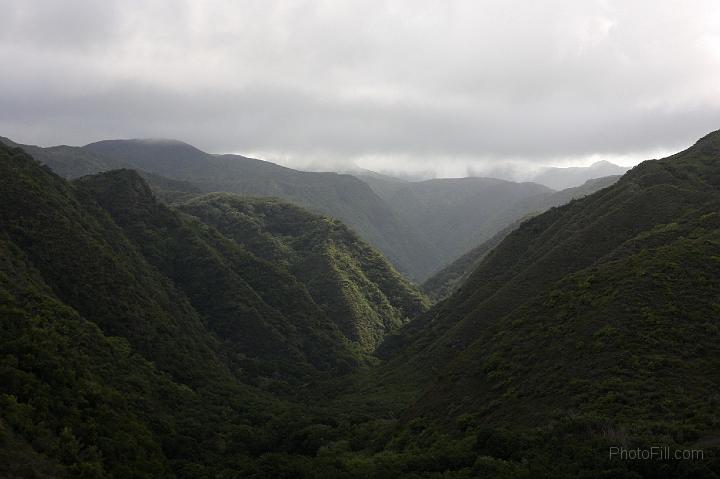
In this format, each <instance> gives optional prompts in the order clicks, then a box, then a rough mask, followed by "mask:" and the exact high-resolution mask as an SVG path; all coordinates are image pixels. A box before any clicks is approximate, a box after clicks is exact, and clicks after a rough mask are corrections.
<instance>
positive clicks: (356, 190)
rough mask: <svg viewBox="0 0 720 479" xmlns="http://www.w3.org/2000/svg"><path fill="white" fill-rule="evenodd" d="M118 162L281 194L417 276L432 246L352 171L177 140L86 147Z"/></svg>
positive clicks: (214, 187)
mask: <svg viewBox="0 0 720 479" xmlns="http://www.w3.org/2000/svg"><path fill="white" fill-rule="evenodd" d="M83 150H86V151H89V152H91V153H93V154H96V155H101V156H102V157H104V158H108V159H110V160H112V161H114V162H116V163H119V164H123V165H129V166H130V167H132V168H135V169H138V170H142V171H147V172H150V173H156V174H159V175H162V176H165V177H168V178H171V179H176V180H185V181H188V182H191V183H192V184H194V185H196V186H197V187H199V188H200V189H201V190H203V191H205V192H230V193H238V194H242V195H249V196H271V197H279V198H282V199H285V200H288V201H291V202H293V203H295V204H298V205H300V206H303V207H307V208H310V209H311V210H314V211H317V212H320V213H322V214H326V215H330V216H332V217H334V218H337V219H340V220H342V221H343V222H345V223H346V224H348V225H349V226H351V227H352V228H353V229H355V230H356V231H357V232H358V233H359V234H360V235H361V236H362V237H363V238H364V239H366V240H367V241H369V242H370V243H371V244H373V245H374V246H375V247H377V248H378V249H380V250H381V251H382V252H383V253H384V254H385V255H386V256H387V257H388V258H389V259H390V260H391V261H392V262H393V264H395V265H396V267H397V268H398V269H399V270H401V271H402V272H404V273H405V274H407V275H408V276H410V277H411V278H413V279H415V278H418V277H419V276H420V274H421V272H423V271H425V270H427V269H428V266H427V265H426V264H425V263H426V262H427V258H429V255H428V249H427V246H426V244H425V242H424V241H423V239H422V238H421V237H418V236H417V235H415V234H414V233H413V232H412V230H410V229H409V228H408V227H407V225H405V224H404V223H403V222H402V221H401V220H400V219H399V218H397V217H396V215H395V214H394V213H393V212H392V210H391V209H390V208H389V207H388V205H387V204H386V203H385V202H384V201H383V200H381V199H380V198H379V197H378V196H377V195H376V194H375V193H373V191H372V190H371V189H370V188H369V187H368V186H367V185H366V184H365V183H363V182H362V181H359V180H358V179H357V178H354V177H352V176H350V175H339V174H336V173H314V172H302V171H297V170H293V169H290V168H285V167H282V166H279V165H276V164H273V163H270V162H266V161H261V160H255V159H252V158H246V157H243V156H239V155H210V154H208V153H205V152H203V151H200V150H198V149H197V148H195V147H193V146H191V145H188V144H185V143H182V142H178V141H169V140H107V141H100V142H97V143H92V144H90V145H87V146H85V147H84V148H83Z"/></svg>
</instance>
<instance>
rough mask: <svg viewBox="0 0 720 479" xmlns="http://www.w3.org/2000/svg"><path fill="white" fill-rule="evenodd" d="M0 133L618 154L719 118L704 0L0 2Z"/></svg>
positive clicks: (266, 150) (667, 149) (634, 154)
mask: <svg viewBox="0 0 720 479" xmlns="http://www.w3.org/2000/svg"><path fill="white" fill-rule="evenodd" d="M0 12H2V19H1V20H0V65H2V66H1V67H0V68H1V69H2V72H1V74H0V136H6V137H9V138H11V139H13V140H15V141H18V142H22V143H30V144H39V145H42V146H49V145H54V144H70V145H83V144H86V143H89V142H92V141H97V140H100V139H107V138H174V139H179V140H183V141H186V142H188V143H191V144H194V145H196V146H197V147H199V148H201V149H203V150H205V151H209V152H213V153H221V152H222V153H225V152H234V153H240V154H244V155H247V156H253V157H257V158H263V159H268V160H271V161H275V162H278V163H282V164H286V165H289V166H295V167H299V168H308V169H334V170H342V169H350V168H354V167H363V168H370V169H376V170H382V171H390V172H392V171H411V172H427V174H428V175H437V176H464V175H467V174H482V173H487V172H490V171H495V172H499V171H517V170H518V169H520V170H522V169H525V170H531V169H533V168H537V167H539V166H540V165H556V166H566V165H587V164H590V163H592V162H594V161H598V160H608V161H613V162H616V163H619V164H623V165H632V164H636V163H638V162H639V161H642V160H645V159H649V158H657V157H662V156H665V155H667V154H669V153H672V152H675V151H678V150H680V149H683V148H685V147H687V146H689V145H691V144H692V143H693V142H694V141H695V140H696V139H698V138H699V137H701V136H703V135H704V134H706V133H709V132H710V131H714V130H717V129H720V2H718V1H717V0H697V1H695V0H682V1H681V0H678V1H664V0H654V1H645V0H624V1H612V0H604V1H594V0H584V1H577V0H566V1H554V0H545V1H542V2H535V1H530V0H526V1H514V0H498V1H488V0H473V1H453V0H444V1H426V0H407V1H375V0H363V1H360V0H358V1H352V2H350V1H342V0H329V1H304V0H297V1H294V0H283V1H270V0H259V1H241V0H232V1H231V0H227V1H222V0H206V1H199V0H198V1H182V0H103V1H97V0H44V1H43V0H22V1H17V0H0Z"/></svg>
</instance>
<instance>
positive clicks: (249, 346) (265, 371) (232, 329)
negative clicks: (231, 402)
mask: <svg viewBox="0 0 720 479" xmlns="http://www.w3.org/2000/svg"><path fill="white" fill-rule="evenodd" d="M77 184H78V186H79V189H80V190H81V191H83V192H87V193H88V194H89V195H91V196H92V197H93V198H94V199H95V200H96V201H97V202H98V203H99V204H100V205H101V206H102V207H103V208H105V209H106V210H107V211H108V212H109V213H110V215H111V217H112V218H113V220H114V221H115V222H116V223H117V224H118V225H119V226H120V227H121V228H122V229H123V230H124V231H125V233H126V235H127V236H128V238H130V239H131V240H132V241H133V243H134V244H135V245H136V247H137V248H138V250H139V251H140V252H142V254H143V256H144V257H145V258H146V260H147V261H148V262H149V263H150V264H152V265H153V266H155V267H156V268H157V269H158V270H159V271H160V272H161V273H163V274H164V275H165V276H166V277H168V278H169V279H171V280H172V282H173V284H174V285H175V286H176V287H177V288H178V289H179V290H180V291H182V292H183V293H184V294H185V295H186V296H187V298H188V299H189V300H190V303H191V305H192V306H193V308H194V309H195V310H196V311H198V313H200V316H201V318H202V319H203V323H204V324H205V326H206V327H207V328H208V329H209V330H210V331H211V332H213V333H214V334H215V336H217V337H218V338H219V339H220V340H221V341H222V342H223V344H224V349H225V350H226V355H227V357H229V358H232V360H233V370H236V371H240V372H239V373H238V374H240V375H241V377H242V378H243V379H245V380H250V381H252V382H256V381H257V380H258V378H259V377H268V376H272V375H273V374H275V375H277V374H281V375H283V376H284V377H285V380H286V381H292V380H293V378H295V379H296V380H303V378H305V379H306V378H307V376H308V375H309V374H311V373H312V370H313V368H314V369H317V370H320V371H324V370H331V369H340V370H348V369H351V368H352V365H353V363H354V362H356V361H357V359H355V358H354V355H353V353H352V351H351V349H353V348H352V346H351V345H350V344H349V341H348V340H347V338H345V337H343V335H342V334H341V333H340V331H339V330H338V329H337V328H336V327H335V326H334V324H333V322H332V320H331V319H330V318H328V317H327V315H326V314H324V312H323V311H322V310H321V309H320V308H319V307H318V305H316V304H315V303H314V302H313V300H312V298H311V297H310V295H309V294H308V292H307V289H306V288H305V287H304V285H302V284H301V283H298V282H297V281H296V279H295V278H294V277H293V276H292V275H290V274H289V273H288V272H287V271H285V269H283V268H282V266H276V265H274V264H271V263H269V262H268V261H263V260H262V259H260V258H258V257H256V256H255V255H253V254H252V253H249V252H248V251H247V250H246V249H245V248H243V247H242V246H241V245H238V244H237V243H235V242H234V241H232V240H231V239H229V238H226V237H224V236H223V235H222V234H220V233H219V232H218V231H216V230H215V229H214V228H209V227H208V226H207V225H205V224H203V223H201V222H200V221H198V220H197V219H196V218H192V217H188V216H186V215H182V214H179V213H177V212H175V211H173V210H171V209H170V208H168V207H167V206H165V205H164V204H161V203H159V202H157V201H156V200H155V198H154V197H153V194H152V192H151V191H150V188H149V187H148V186H147V184H146V183H145V182H144V181H143V179H142V178H141V177H140V176H139V175H138V174H137V173H135V172H134V171H131V170H117V171H111V172H108V173H101V174H98V175H95V176H88V177H83V178H81V179H79V180H78V181H77ZM382 333H383V332H382V331H380V332H379V333H378V334H379V335H380V336H382Z"/></svg>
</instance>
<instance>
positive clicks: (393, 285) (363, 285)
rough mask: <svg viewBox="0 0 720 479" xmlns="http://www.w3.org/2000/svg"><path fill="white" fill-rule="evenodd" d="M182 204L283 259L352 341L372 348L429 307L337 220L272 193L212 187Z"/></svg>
mask: <svg viewBox="0 0 720 479" xmlns="http://www.w3.org/2000/svg"><path fill="white" fill-rule="evenodd" d="M179 208H180V209H181V210H182V211H184V212H186V213H189V214H192V215H194V216H197V217H198V218H200V219H201V220H202V221H204V222H206V223H208V224H210V225H212V226H214V227H216V228H217V229H218V230H219V231H221V232H222V233H223V234H225V235H227V236H228V237H230V238H232V239H233V240H235V241H236V242H237V243H238V244H241V245H243V246H244V247H245V248H247V249H248V250H249V251H251V252H252V253H253V254H255V255H257V256H259V257H261V258H263V259H265V260H267V261H268V262H270V263H272V264H275V265H282V267H284V268H287V270H288V271H290V272H291V274H292V275H294V277H295V278H297V280H298V281H299V282H300V283H302V284H304V285H305V286H307V288H308V291H309V292H310V295H311V296H312V297H313V299H314V300H315V302H316V303H317V304H318V305H320V306H321V307H322V309H323V311H325V312H326V314H327V315H328V316H329V317H330V318H332V320H333V321H334V323H335V324H336V325H337V326H338V327H339V328H340V330H341V331H342V332H343V333H344V334H345V336H346V337H347V338H349V339H350V340H351V341H352V342H355V343H357V344H359V345H360V346H361V347H362V348H363V349H364V350H367V351H371V350H373V349H375V347H376V346H377V345H378V344H379V343H380V341H381V340H382V338H383V337H384V335H385V334H386V333H387V332H388V331H390V330H393V329H396V328H397V327H398V326H400V325H402V324H404V323H406V322H407V321H408V320H409V319H410V318H412V317H414V316H416V315H417V314H419V313H421V312H422V311H424V310H425V308H426V302H425V299H424V298H423V296H422V295H421V294H420V293H419V292H417V290H415V288H414V287H412V286H411V285H410V284H409V283H407V281H405V280H404V279H403V278H402V277H401V276H400V275H399V274H398V273H397V272H396V271H395V270H394V269H393V267H392V266H391V265H390V264H388V262H387V261H386V260H385V259H384V258H383V257H382V255H380V254H379V253H378V252H377V251H375V250H374V249H373V248H372V247H370V246H369V245H367V244H366V243H364V242H363V241H362V240H361V239H360V238H358V236H357V235H356V234H355V233H353V232H352V231H351V230H349V229H348V228H347V227H346V226H345V225H343V224H342V223H340V222H339V221H337V220H333V219H330V218H327V217H322V216H318V215H316V214H313V213H310V212H308V211H305V210H303V209H302V208H299V207H297V206H293V205H291V204H288V203H284V202H282V201H279V200H273V199H257V198H243V197H239V196H235V195H229V194H211V195H207V196H204V197H200V198H196V199H193V200H191V201H189V202H187V203H184V204H181V205H179Z"/></svg>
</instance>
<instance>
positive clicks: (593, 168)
mask: <svg viewBox="0 0 720 479" xmlns="http://www.w3.org/2000/svg"><path fill="white" fill-rule="evenodd" d="M627 170H628V168H626V167H624V166H619V165H616V164H614V163H610V162H609V161H604V160H603V161H596V162H595V163H593V164H592V165H590V166H571V167H568V168H553V167H547V168H543V169H542V170H541V171H540V173H538V174H537V175H535V176H534V177H533V178H532V181H534V182H535V183H540V184H541V185H545V186H547V187H549V188H552V189H554V190H563V189H565V188H572V187H575V186H580V185H582V184H583V183H585V182H586V181H588V180H592V179H594V178H602V177H604V176H614V175H622V174H623V173H625V172H626V171H627Z"/></svg>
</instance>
